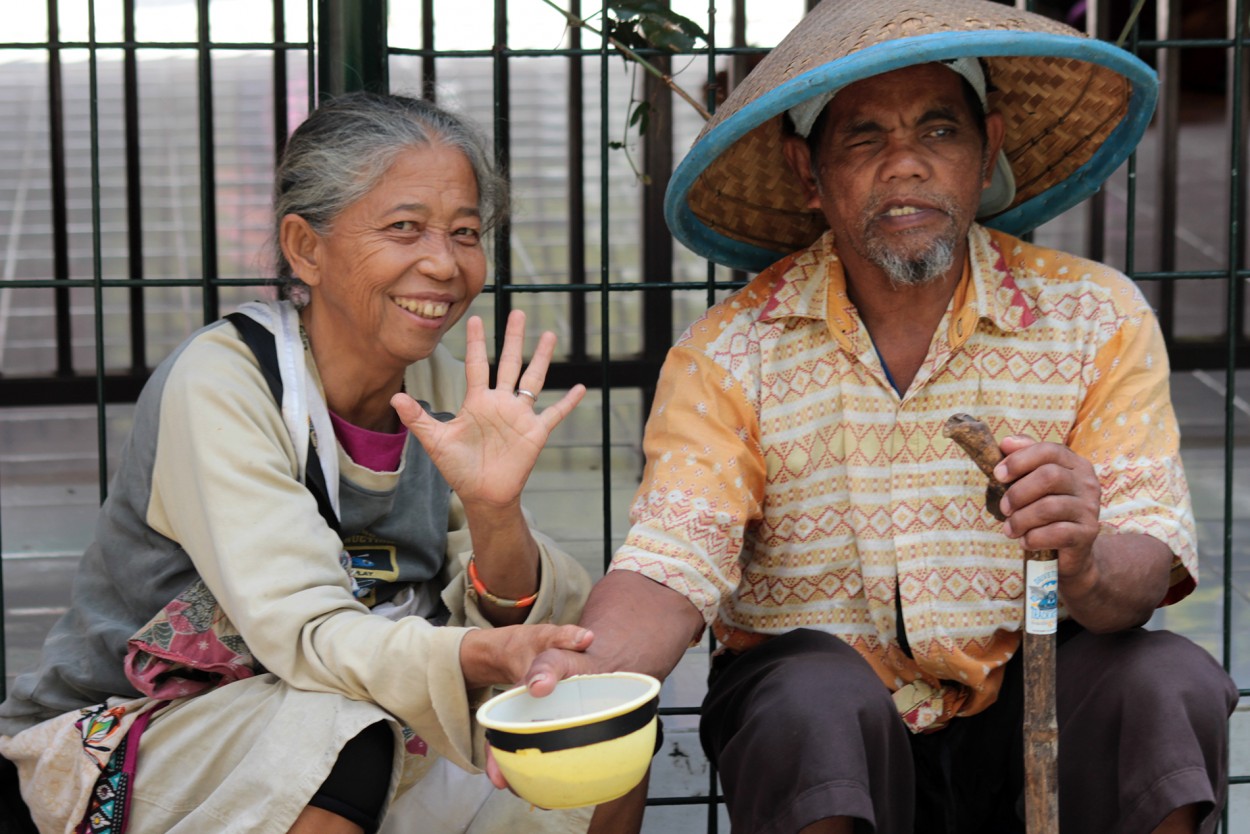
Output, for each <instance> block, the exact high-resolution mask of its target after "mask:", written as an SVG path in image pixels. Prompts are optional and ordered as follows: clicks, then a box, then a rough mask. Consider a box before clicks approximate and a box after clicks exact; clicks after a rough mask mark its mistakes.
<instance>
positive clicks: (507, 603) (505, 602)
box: [469, 556, 538, 608]
mask: <svg viewBox="0 0 1250 834" xmlns="http://www.w3.org/2000/svg"><path fill="white" fill-rule="evenodd" d="M469 582H470V583H471V584H472V585H473V590H475V591H477V595H478V596H479V597H481V598H482V599H484V600H486V601H487V602H489V603H492V604H494V605H498V606H499V607H500V608H529V607H530V606H531V605H533V604H534V600H536V599H538V591H535V592H534V593H532V594H530V595H529V596H527V597H521V598H520V599H504V598H502V597H497V596H495V595H494V594H492V593H491V592H490V591H488V590H486V586H485V585H483V584H482V580H481V579H480V578H479V577H478V575H477V565H476V564H475V563H474V561H473V557H472V556H470V557H469Z"/></svg>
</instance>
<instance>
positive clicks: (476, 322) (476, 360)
mask: <svg viewBox="0 0 1250 834" xmlns="http://www.w3.org/2000/svg"><path fill="white" fill-rule="evenodd" d="M464 380H465V382H466V383H467V384H468V386H469V390H470V391H472V390H474V389H475V388H486V387H487V386H489V385H490V363H489V361H488V360H487V359H486V328H485V327H484V326H483V325H482V319H481V317H480V316H470V317H469V320H468V322H466V323H465V347H464Z"/></svg>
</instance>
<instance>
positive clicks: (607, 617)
mask: <svg viewBox="0 0 1250 834" xmlns="http://www.w3.org/2000/svg"><path fill="white" fill-rule="evenodd" d="M580 624H581V625H583V626H585V627H586V628H588V629H590V630H591V631H592V632H594V635H595V639H594V642H593V643H591V645H590V648H589V649H588V650H587V652H586V655H587V657H588V659H593V663H594V665H595V666H596V667H598V668H599V669H600V671H605V672H606V671H630V672H644V673H646V674H648V675H652V676H654V677H657V678H660V679H661V680H663V679H664V678H665V677H666V676H667V675H668V673H669V672H671V671H673V667H674V666H676V665H677V661H679V660H681V657H682V655H683V654H684V653H685V651H686V648H687V647H688V646H689V645H690V642H691V641H692V640H694V639H695V638H696V637H698V635H699V632H700V631H701V630H702V628H703V625H704V623H703V615H702V614H700V613H699V610H698V609H697V608H695V607H694V605H692V604H691V602H690V601H689V600H688V599H686V597H684V596H682V595H681V594H680V593H678V592H677V591H674V590H672V589H671V588H667V587H665V586H663V585H661V584H659V583H658V582H654V581H652V580H650V579H648V578H646V577H645V576H642V575H641V574H638V573H633V572H632V571H612V572H611V573H609V574H607V575H606V576H605V577H603V579H601V580H599V581H598V582H597V583H595V587H594V589H593V590H592V591H591V593H590V598H589V599H588V600H587V601H586V608H585V609H584V611H583V612H582V618H581V623H580Z"/></svg>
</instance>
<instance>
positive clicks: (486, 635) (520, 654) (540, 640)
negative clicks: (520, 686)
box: [460, 624, 595, 688]
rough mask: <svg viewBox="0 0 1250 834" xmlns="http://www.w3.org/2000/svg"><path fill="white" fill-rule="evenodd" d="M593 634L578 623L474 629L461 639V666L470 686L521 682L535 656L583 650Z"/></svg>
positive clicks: (466, 681) (465, 679) (505, 684)
mask: <svg viewBox="0 0 1250 834" xmlns="http://www.w3.org/2000/svg"><path fill="white" fill-rule="evenodd" d="M594 639H595V638H594V635H593V634H592V633H591V632H590V630H589V629H586V628H583V627H582V626H577V625H551V624H540V625H514V626H503V627H500V628H475V629H471V630H469V631H468V632H466V633H465V635H464V639H463V640H461V641H460V669H461V671H462V672H463V673H464V682H465V684H466V685H467V686H469V687H470V688H474V687H480V686H497V685H504V686H507V685H511V684H515V683H520V682H521V680H522V678H523V677H524V676H525V673H526V672H527V671H529V668H530V665H531V664H532V663H533V662H534V658H536V657H538V655H540V654H542V653H543V652H545V651H547V650H549V649H563V650H565V651H571V652H584V651H586V649H587V648H588V647H589V646H590V643H591V641H592V640H594Z"/></svg>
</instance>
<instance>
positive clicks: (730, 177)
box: [664, 0, 1158, 271]
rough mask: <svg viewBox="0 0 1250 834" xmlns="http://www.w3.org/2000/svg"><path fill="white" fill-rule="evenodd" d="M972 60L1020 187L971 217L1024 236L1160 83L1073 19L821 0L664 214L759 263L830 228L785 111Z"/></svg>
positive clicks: (1120, 155) (764, 69)
mask: <svg viewBox="0 0 1250 834" xmlns="http://www.w3.org/2000/svg"><path fill="white" fill-rule="evenodd" d="M965 57H978V58H981V59H982V60H983V62H984V63H985V65H986V66H987V67H988V71H989V72H988V74H989V80H990V83H991V85H992V88H993V89H992V91H991V92H990V93H989V97H988V104H989V109H990V110H997V111H998V112H999V113H1001V114H1002V115H1003V117H1004V121H1005V123H1006V126H1007V134H1006V138H1005V140H1004V145H1003V152H1004V155H1005V156H1006V159H1007V161H1008V162H1009V163H1010V165H1011V169H1012V172H1013V174H1014V176H1015V184H1016V193H1015V197H1014V199H1013V200H1012V202H1011V204H1010V205H1009V206H1008V207H1007V208H1006V209H1005V210H1003V211H1001V212H1000V213H998V214H996V215H994V216H993V217H989V218H984V217H983V218H980V222H982V223H985V225H987V226H991V227H994V228H997V229H1001V230H1003V231H1006V232H1009V233H1011V234H1022V233H1024V232H1027V231H1028V230H1030V229H1033V228H1035V227H1037V226H1039V225H1041V224H1042V223H1044V222H1046V221H1047V220H1049V219H1051V218H1053V217H1055V216H1056V215H1058V214H1060V213H1062V212H1064V211H1066V210H1067V209H1069V208H1071V207H1072V206H1074V205H1076V204H1077V203H1079V202H1081V201H1082V200H1084V199H1085V198H1086V197H1088V196H1089V195H1090V194H1092V193H1094V192H1095V191H1096V190H1097V189H1098V188H1099V186H1101V185H1102V183H1103V181H1105V180H1106V178H1107V177H1109V176H1110V175H1111V173H1112V172H1113V171H1115V169H1116V168H1118V167H1119V166H1120V164H1121V163H1122V162H1123V161H1124V160H1125V159H1126V158H1127V157H1128V155H1129V154H1130V153H1131V152H1132V150H1133V148H1134V147H1136V146H1137V143H1138V141H1140V139H1141V136H1142V134H1143V133H1144V132H1145V130H1146V126H1147V124H1148V123H1149V121H1150V117H1151V114H1152V113H1153V112H1154V106H1155V101H1156V99H1157V97H1158V80H1157V77H1156V75H1155V73H1154V71H1153V70H1151V69H1150V67H1148V66H1147V65H1146V64H1144V63H1143V62H1142V61H1140V60H1138V59H1137V58H1136V57H1134V56H1133V55H1131V54H1130V53H1128V52H1126V51H1125V50H1123V49H1120V48H1119V47H1116V46H1114V45H1113V44H1110V43H1106V42H1105V41H1100V40H1096V39H1093V38H1089V37H1086V36H1085V35H1083V34H1082V33H1080V32H1078V31H1077V30H1075V29H1072V28H1071V27H1068V26H1065V25H1063V24H1062V23H1058V22H1056V21H1053V20H1050V19H1049V18H1046V17H1042V16H1041V15H1036V14H1032V13H1029V12H1025V11H1021V10H1018V9H1015V8H1012V7H1011V6H1005V5H1001V4H999V3H992V2H988V0H940V1H939V0H824V2H822V3H821V4H820V5H818V6H817V7H816V8H814V9H813V10H812V11H811V12H809V13H808V15H807V16H806V17H805V18H803V20H802V21H800V22H799V24H798V26H796V27H795V28H794V30H793V31H791V32H790V34H789V35H787V36H786V37H785V39H784V40H783V41H782V42H781V43H780V44H778V46H777V47H776V48H775V49H773V50H772V51H771V52H770V53H769V54H768V55H767V56H766V57H765V58H764V59H763V60H762V61H761V62H760V64H759V65H758V66H757V67H756V68H755V69H754V70H753V71H752V72H751V73H750V74H749V75H748V76H747V77H746V78H745V79H743V81H742V83H741V84H740V85H738V87H737V88H736V89H735V90H734V91H733V92H732V93H731V94H730V96H729V98H728V99H727V100H726V101H725V103H724V104H723V105H722V106H721V107H720V108H719V109H718V110H717V112H716V114H715V115H714V116H713V117H712V119H711V120H710V121H708V123H707V125H706V126H705V127H704V129H703V131H702V132H701V133H700V134H699V137H698V138H697V139H696V140H695V142H694V145H693V146H692V148H691V150H690V152H689V153H688V154H687V155H686V157H685V159H683V160H682V162H681V164H680V165H678V166H677V170H676V171H674V173H673V177H672V179H671V180H670V182H669V187H668V192H667V194H666V197H665V207H664V208H665V218H666V219H667V221H668V225H669V228H670V229H671V230H672V232H673V234H674V235H675V236H676V237H677V239H678V240H680V241H681V242H682V243H683V244H685V245H686V246H687V247H689V248H690V249H692V250H694V251H695V252H697V253H699V254H700V255H703V256H705V257H707V258H709V259H710V260H713V261H716V262H717V263H721V264H725V265H726V266H730V267H734V268H738V269H746V270H751V271H758V270H761V269H763V268H764V267H766V266H768V265H769V264H770V263H772V262H773V261H775V260H777V259H778V258H779V257H781V256H782V255H786V254H789V253H791V252H794V251H795V250H797V249H800V248H802V247H804V246H806V245H808V244H809V243H811V242H812V241H814V240H815V239H816V238H817V237H819V236H820V234H821V233H822V232H824V230H825V228H826V223H825V219H824V217H823V216H822V215H821V213H820V212H819V211H818V210H813V209H807V208H805V207H804V202H805V201H804V198H803V193H802V191H801V189H800V186H799V183H798V182H797V181H796V180H795V178H794V176H793V174H791V172H790V170H789V169H788V168H787V167H786V163H785V159H784V158H783V156H782V152H781V142H782V114H784V113H785V112H786V111H787V110H789V109H790V108H791V107H794V106H795V105H796V104H799V103H801V102H803V101H807V100H808V99H810V98H813V97H815V96H819V95H823V94H825V93H828V92H829V91H831V90H838V89H841V88H843V87H845V86H847V85H848V84H852V83H854V82H856V81H859V80H861V79H864V78H868V77H870V76H873V75H878V74H881V73H885V72H890V71H891V70H896V69H899V68H901V67H906V66H912V65H914V64H923V63H927V62H930V61H942V60H950V59H955V58H965Z"/></svg>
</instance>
